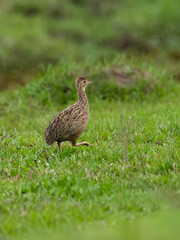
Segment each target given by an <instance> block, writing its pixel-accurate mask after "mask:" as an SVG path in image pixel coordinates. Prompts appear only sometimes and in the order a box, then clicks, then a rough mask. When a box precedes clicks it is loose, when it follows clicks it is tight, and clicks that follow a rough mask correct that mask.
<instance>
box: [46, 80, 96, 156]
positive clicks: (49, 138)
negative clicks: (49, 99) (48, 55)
mask: <svg viewBox="0 0 180 240" xmlns="http://www.w3.org/2000/svg"><path fill="white" fill-rule="evenodd" d="M89 83H92V82H89V81H88V80H87V79H86V78H84V77H78V78H77V79H76V88H77V94H78V101H77V102H76V103H75V104H73V105H72V106H70V107H68V108H66V109H64V110H63V111H61V112H60V113H58V114H57V115H56V116H55V117H54V118H53V119H52V120H51V122H50V123H49V125H48V126H47V128H46V130H45V139H46V143H47V144H48V145H52V144H53V143H54V142H57V144H58V147H59V150H60V152H61V151H62V150H61V142H64V141H69V142H71V143H72V145H73V146H75V147H76V146H79V145H86V146H91V144H89V143H88V142H81V143H78V144H77V143H76V142H77V139H78V138H79V136H80V135H81V134H82V132H83V131H84V129H85V128H86V125H87V123H88V119H89V104H88V99H87V96H86V93H85V88H86V86H87V85H88V84H89Z"/></svg>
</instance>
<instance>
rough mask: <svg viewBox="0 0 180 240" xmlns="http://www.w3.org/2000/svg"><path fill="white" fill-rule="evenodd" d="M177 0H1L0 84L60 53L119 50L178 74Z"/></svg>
mask: <svg viewBox="0 0 180 240" xmlns="http://www.w3.org/2000/svg"><path fill="white" fill-rule="evenodd" d="M178 2H179V1H178V0H173V1H169V0H137V1H133V0H112V1H109V0H99V1H97V0H66V1H65V0H64V1H63V0H59V1H58V0H39V1H36V0H26V1H24V0H13V1H9V0H1V1H0V90H5V89H7V88H9V87H14V86H16V85H17V84H24V83H26V82H28V81H31V80H32V79H33V76H34V75H36V73H37V72H39V71H41V70H42V66H47V65H48V64H53V65H54V64H56V63H57V62H58V61H59V60H61V59H63V58H70V57H71V58H73V60H76V61H78V60H83V59H84V58H87V56H88V57H94V58H99V59H100V57H103V56H104V55H108V56H113V55H114V54H115V53H116V54H117V53H119V54H122V53H123V52H125V53H126V54H128V55H129V56H139V57H141V58H143V59H145V60H146V61H147V60H150V61H152V62H155V64H158V65H159V66H163V67H164V68H165V69H166V70H167V71H169V72H171V73H172V74H173V75H174V76H175V78H176V79H178V80H179V78H180V77H179V75H180V70H179V62H178V61H179V58H180V44H179V43H180V28H179V26H178V23H179V22H180V14H179V8H178Z"/></svg>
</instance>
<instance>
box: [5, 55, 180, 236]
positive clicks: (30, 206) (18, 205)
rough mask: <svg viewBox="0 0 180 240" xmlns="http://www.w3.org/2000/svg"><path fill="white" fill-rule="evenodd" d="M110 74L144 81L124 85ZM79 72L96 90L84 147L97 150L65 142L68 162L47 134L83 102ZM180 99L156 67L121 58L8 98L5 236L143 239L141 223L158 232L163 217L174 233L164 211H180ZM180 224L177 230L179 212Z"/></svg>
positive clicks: (82, 65)
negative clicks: (76, 83) (65, 110)
mask: <svg viewBox="0 0 180 240" xmlns="http://www.w3.org/2000/svg"><path fill="white" fill-rule="evenodd" d="M127 62H128V63H129V66H127V65H126V63H127ZM123 63H124V65H123ZM137 65H138V66H139V68H138V69H140V70H141V71H142V73H140V74H139V71H140V70H137V69H136V70H135V68H134V67H135V66H137ZM115 66H116V68H115ZM108 69H116V71H120V72H122V69H124V70H123V73H126V74H127V76H132V74H133V76H134V77H133V79H131V81H130V83H129V84H128V85H124V84H122V83H121V82H120V85H119V82H118V81H117V82H116V80H117V79H115V77H114V76H112V75H111V74H110V72H111V71H110V70H108ZM133 71H134V72H133ZM77 72H80V73H81V74H86V75H87V76H89V79H91V80H95V81H96V86H94V87H93V86H89V87H88V89H87V93H88V96H89V104H90V119H89V123H88V126H87V128H86V130H85V132H84V133H83V134H82V136H81V137H80V139H79V141H81V140H86V141H88V142H90V143H92V144H93V145H94V147H90V148H87V147H83V146H81V147H79V148H73V147H72V146H71V145H70V144H69V143H64V144H63V146H62V149H63V153H62V154H60V153H59V151H58V148H57V146H56V144H55V145H53V146H52V147H48V146H47V145H46V144H45V142H44V130H45V127H46V126H47V124H48V122H49V121H50V120H51V118H52V117H53V116H54V115H55V114H56V113H57V112H58V111H60V110H62V109H63V108H64V107H66V106H68V105H69V104H71V103H73V102H74V101H75V99H76V92H75V89H74V76H75V75H76V73H77ZM145 73H146V75H147V76H148V77H145V75H144V74H145ZM147 73H148V74H147ZM129 74H130V75H129ZM118 76H119V75H118ZM118 79H119V78H118ZM179 92H180V91H179V84H178V83H177V82H175V81H173V80H172V79H171V77H170V76H168V75H166V74H164V73H162V72H160V71H159V70H157V69H156V68H155V67H154V66H149V65H146V64H144V63H142V62H140V61H138V60H135V59H132V60H129V59H128V60H127V59H126V58H125V57H124V58H119V57H117V58H115V59H113V60H112V59H104V60H103V61H99V59H97V60H95V59H88V60H87V61H83V62H77V63H76V62H73V61H67V62H64V63H63V62H60V63H59V65H58V66H57V67H56V68H49V69H48V70H47V71H45V72H44V73H43V74H42V75H40V76H39V77H37V79H36V81H34V82H32V83H30V84H29V85H27V86H25V87H22V88H20V89H19V90H17V91H13V92H12V91H9V92H5V93H2V94H1V95H0V99H1V101H0V110H1V111H0V116H1V118H0V124H1V126H2V127H1V129H0V141H1V144H0V159H1V160H0V188H1V194H0V233H1V235H2V236H9V237H12V238H16V237H20V236H21V235H22V236H24V235H27V234H28V235H29V238H33V234H35V235H36V234H38V233H39V234H40V236H41V234H42V232H44V231H45V232H47V233H48V234H50V236H49V235H47V236H46V237H47V239H48V238H52V237H51V234H52V236H54V238H55V237H56V235H57V238H59V237H60V236H61V237H62V238H63V236H69V237H70V238H73V237H74V235H72V236H71V234H70V232H71V231H73V232H74V233H76V232H77V233H76V234H77V236H78V234H82V236H81V235H80V237H82V238H83V234H85V235H88V234H90V235H91V231H92V235H93V234H95V233H93V229H94V231H95V232H98V231H96V230H97V228H98V229H99V231H100V233H99V234H100V235H101V234H103V232H104V230H103V229H105V228H106V231H110V233H109V234H110V235H111V232H112V235H113V234H116V232H117V233H119V234H121V233H122V232H123V231H124V230H123V229H124V227H125V226H126V228H127V229H128V230H127V231H129V233H131V232H132V234H133V232H134V231H135V230H134V227H133V226H136V224H137V228H139V229H141V230H139V231H140V232H141V231H142V229H143V228H144V227H145V228H147V231H146V232H151V227H152V229H155V231H156V230H157V228H156V227H154V221H156V220H147V221H150V223H149V224H148V223H146V220H144V218H146V219H149V218H150V216H153V215H155V216H156V215H157V219H159V218H160V220H158V221H159V226H160V228H161V227H163V226H166V224H167V222H168V216H171V214H172V213H167V215H166V213H165V219H166V220H164V222H163V220H162V219H163V217H161V211H164V209H167V208H168V209H170V210H169V211H170V212H171V209H173V208H174V209H175V210H176V209H178V208H179V199H180V198H179V197H180V196H179V167H180V166H179V155H180V151H179V143H180V139H179V133H180V126H179V119H178V118H179V114H180V107H179V102H180V101H179V100H180V95H179ZM175 103H176V104H175ZM158 214H160V217H158V216H159V215H158ZM169 214H170V215H169ZM173 216H174V218H173V220H172V222H174V229H175V230H177V228H176V226H177V224H176V223H177V218H178V217H179V212H177V213H174V215H173ZM155 218H156V217H155ZM139 220H140V222H141V221H142V222H141V223H138V221H139ZM144 221H145V222H144ZM129 224H130V225H129ZM138 226H139V227H138ZM170 226H172V225H170ZM108 229H109V230H108ZM172 229H173V227H172V228H170V232H172V231H173V230H172ZM106 231H105V233H106ZM159 231H160V233H162V230H159ZM167 231H168V230H167ZM97 234H98V233H97ZM97 234H95V236H96V237H97V236H98V235H97ZM173 234H174V236H176V231H174V232H173ZM145 235H146V234H145ZM107 236H109V235H108V233H107ZM115 236H116V235H115ZM125 236H127V233H126V234H125ZM127 237H128V236H127ZM129 237H130V236H129ZM42 238H44V237H42ZM152 238H153V237H152ZM137 239H139V238H138V236H137Z"/></svg>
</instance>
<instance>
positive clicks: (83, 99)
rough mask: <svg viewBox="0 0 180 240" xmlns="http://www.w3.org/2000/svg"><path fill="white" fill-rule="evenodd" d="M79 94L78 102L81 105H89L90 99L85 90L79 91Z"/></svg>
mask: <svg viewBox="0 0 180 240" xmlns="http://www.w3.org/2000/svg"><path fill="white" fill-rule="evenodd" d="M77 94H78V101H79V102H80V103H88V98H87V95H86V92H85V89H84V90H83V89H78V91H77Z"/></svg>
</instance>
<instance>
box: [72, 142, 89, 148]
mask: <svg viewBox="0 0 180 240" xmlns="http://www.w3.org/2000/svg"><path fill="white" fill-rule="evenodd" d="M72 145H73V146H74V147H78V146H81V145H85V146H91V147H92V146H93V145H92V144H90V143H88V142H80V143H72Z"/></svg>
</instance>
